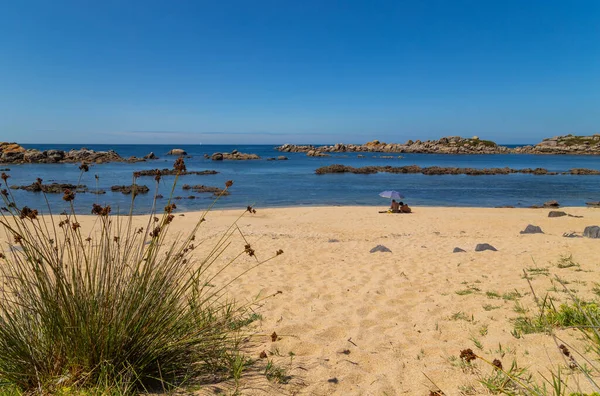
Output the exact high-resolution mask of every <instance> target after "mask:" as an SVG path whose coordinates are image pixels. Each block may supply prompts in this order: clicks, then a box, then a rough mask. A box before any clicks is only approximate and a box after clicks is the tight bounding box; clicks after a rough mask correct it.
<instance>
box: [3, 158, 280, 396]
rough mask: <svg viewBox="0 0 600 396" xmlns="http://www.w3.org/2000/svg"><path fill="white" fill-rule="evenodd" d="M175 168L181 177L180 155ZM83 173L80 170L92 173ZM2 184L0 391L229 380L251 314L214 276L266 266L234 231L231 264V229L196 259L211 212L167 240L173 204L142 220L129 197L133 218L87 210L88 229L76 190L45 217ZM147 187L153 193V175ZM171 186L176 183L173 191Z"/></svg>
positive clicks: (117, 389)
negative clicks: (238, 264) (63, 208)
mask: <svg viewBox="0 0 600 396" xmlns="http://www.w3.org/2000/svg"><path fill="white" fill-rule="evenodd" d="M174 168H175V170H177V171H178V173H179V172H184V171H185V164H184V163H183V160H182V159H179V160H177V161H176V162H175V166H174ZM81 169H82V175H83V174H84V172H86V171H87V170H88V167H87V165H82V167H81ZM1 177H2V179H3V182H4V185H5V186H6V189H2V191H1V194H2V198H3V199H4V203H5V208H4V210H3V211H2V213H1V215H0V228H3V229H4V231H5V234H6V240H5V244H3V246H2V249H1V252H2V253H0V281H1V282H2V283H1V285H2V286H1V290H0V351H1V352H0V386H2V384H5V385H7V386H8V387H9V388H10V389H15V388H16V389H18V390H20V391H24V392H37V393H61V392H64V390H65V389H67V390H70V389H94V390H101V391H102V392H114V393H119V394H127V393H133V392H138V391H140V390H151V389H157V388H158V389H164V388H167V387H171V386H174V385H175V386H176V385H180V384H182V383H198V382H206V381H209V382H216V381H219V380H222V379H226V378H231V377H232V376H233V374H234V372H233V371H234V369H235V367H236V362H237V361H239V360H240V353H241V349H242V344H241V339H242V338H241V335H242V334H244V333H243V328H244V327H245V326H247V325H248V324H249V323H250V322H252V320H253V319H252V318H254V317H256V316H255V315H254V316H253V315H252V311H251V309H250V308H251V306H250V305H248V304H242V305H239V304H236V302H235V301H234V300H233V299H231V298H230V297H228V295H227V293H226V292H227V289H228V286H229V285H230V283H231V282H233V280H231V281H228V282H226V283H225V284H222V285H218V284H217V285H216V283H217V282H215V279H217V280H218V275H219V274H220V273H221V272H222V271H223V270H224V269H225V268H226V267H229V266H230V265H231V264H232V263H233V262H234V261H235V260H236V259H239V258H240V257H242V256H244V255H248V256H251V258H252V259H253V260H254V264H252V265H251V268H254V267H256V266H258V265H260V264H262V263H263V262H264V261H267V260H269V259H270V258H269V259H267V260H264V261H260V260H259V259H258V258H257V254H256V252H255V251H254V249H253V248H252V246H251V245H250V244H249V243H248V242H247V241H246V240H245V238H243V235H242V239H241V240H240V241H241V243H240V244H239V246H238V250H237V253H235V254H234V255H233V257H234V258H233V259H230V260H223V256H224V255H223V253H224V252H225V251H226V249H229V248H235V246H236V244H235V243H234V242H235V241H234V240H233V239H232V237H233V236H234V235H237V234H238V233H239V235H241V232H239V228H238V227H237V225H236V223H234V224H232V225H231V226H230V227H229V228H228V229H227V231H226V232H225V233H224V234H222V235H221V236H220V238H219V240H218V242H217V243H216V244H215V245H214V246H211V247H209V249H208V253H207V254H205V255H202V256H201V257H199V256H198V255H196V254H194V251H195V249H196V248H197V247H198V245H199V244H201V243H202V242H201V241H197V240H196V237H197V235H198V233H199V230H200V228H201V224H202V223H203V222H204V220H205V217H206V216H207V213H208V210H207V211H206V212H204V213H202V214H198V215H197V216H198V218H197V219H196V221H195V225H194V226H193V227H192V229H191V230H189V232H187V233H185V234H177V235H174V233H173V232H172V231H171V230H170V225H171V223H172V222H173V221H175V216H174V214H173V212H174V211H175V210H176V206H175V204H173V203H171V202H170V200H169V202H168V203H167V205H166V206H165V207H164V209H163V210H156V205H157V200H156V194H155V199H154V204H153V209H152V211H151V213H150V215H149V216H148V218H147V219H146V220H144V221H143V224H138V220H137V219H135V218H134V217H133V216H132V213H133V202H134V200H135V193H134V194H132V204H131V210H130V211H129V214H127V215H124V216H119V215H111V207H110V206H101V205H98V204H94V206H93V207H92V208H91V213H92V215H93V216H95V220H94V221H93V225H92V226H91V227H85V226H84V225H82V224H80V222H79V220H80V219H79V218H78V216H77V214H76V211H75V207H74V205H73V202H74V200H75V199H76V194H75V192H73V191H69V190H66V191H65V192H64V196H63V199H64V200H65V201H66V202H67V203H68V204H69V206H70V211H67V213H63V214H61V215H53V214H52V212H51V208H50V205H49V204H48V206H47V209H48V214H47V215H44V216H42V215H41V214H40V212H39V211H38V210H36V209H31V208H28V207H27V206H19V205H18V203H17V202H15V200H14V197H13V196H12V194H11V193H10V189H9V188H8V183H7V179H8V178H9V177H10V176H8V175H6V174H4V173H3V174H2V176H1ZM80 179H81V177H80ZM155 180H156V185H157V190H158V183H159V182H160V180H161V174H160V172H158V171H157V173H156V176H155ZM37 183H40V184H41V183H42V181H41V180H40V179H38V181H37ZM176 183H177V176H176V178H175V182H174V185H173V189H174V187H175V184H176ZM134 184H135V180H134ZM231 185H232V182H227V183H226V186H225V190H224V191H227V190H228V189H229V187H231ZM209 210H210V208H209ZM252 211H253V210H252V208H249V209H248V210H247V211H246V212H245V213H248V212H252ZM241 216H243V214H242V215H241ZM241 216H240V217H241ZM238 219H239V218H238ZM88 221H89V220H88ZM82 222H83V221H82ZM6 245H7V248H4V246H6ZM281 253H282V251H281V250H279V251H277V253H275V254H274V255H273V256H272V257H274V256H276V255H279V254H281ZM272 257H271V258H272ZM245 268H246V267H245ZM251 268H250V269H251ZM248 270H249V269H246V270H245V271H244V272H243V273H242V274H240V275H239V276H241V275H243V274H244V273H246V272H247V271H248ZM239 276H238V277H239ZM235 279H237V278H235ZM235 279H234V280H235ZM0 390H1V389H0ZM67 393H68V392H67Z"/></svg>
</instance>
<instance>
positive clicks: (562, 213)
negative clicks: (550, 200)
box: [548, 210, 567, 217]
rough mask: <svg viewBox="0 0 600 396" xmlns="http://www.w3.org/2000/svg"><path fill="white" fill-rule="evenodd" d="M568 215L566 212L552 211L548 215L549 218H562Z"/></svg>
mask: <svg viewBox="0 0 600 396" xmlns="http://www.w3.org/2000/svg"><path fill="white" fill-rule="evenodd" d="M566 215H567V214H566V213H565V212H562V211H560V210H551V211H550V213H548V217H562V216H566Z"/></svg>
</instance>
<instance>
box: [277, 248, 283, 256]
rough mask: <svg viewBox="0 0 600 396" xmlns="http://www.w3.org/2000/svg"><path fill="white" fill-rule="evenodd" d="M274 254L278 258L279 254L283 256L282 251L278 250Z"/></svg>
mask: <svg viewBox="0 0 600 396" xmlns="http://www.w3.org/2000/svg"><path fill="white" fill-rule="evenodd" d="M275 254H276V255H277V256H279V255H280V254H283V250H281V249H279V250H278V251H276V252H275Z"/></svg>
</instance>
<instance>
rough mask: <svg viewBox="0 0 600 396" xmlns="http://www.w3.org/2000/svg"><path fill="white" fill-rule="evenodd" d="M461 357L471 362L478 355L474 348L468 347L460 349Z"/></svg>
mask: <svg viewBox="0 0 600 396" xmlns="http://www.w3.org/2000/svg"><path fill="white" fill-rule="evenodd" d="M460 358H461V359H462V360H464V361H465V362H467V363H469V362H470V361H472V360H475V359H477V355H475V353H473V350H472V349H471V348H468V349H463V350H462V351H460Z"/></svg>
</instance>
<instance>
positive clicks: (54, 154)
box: [44, 150, 65, 162]
mask: <svg viewBox="0 0 600 396" xmlns="http://www.w3.org/2000/svg"><path fill="white" fill-rule="evenodd" d="M44 153H45V154H46V157H48V160H50V161H51V162H58V161H62V159H63V158H65V152H64V151H62V150H47V151H45V152H44Z"/></svg>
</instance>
